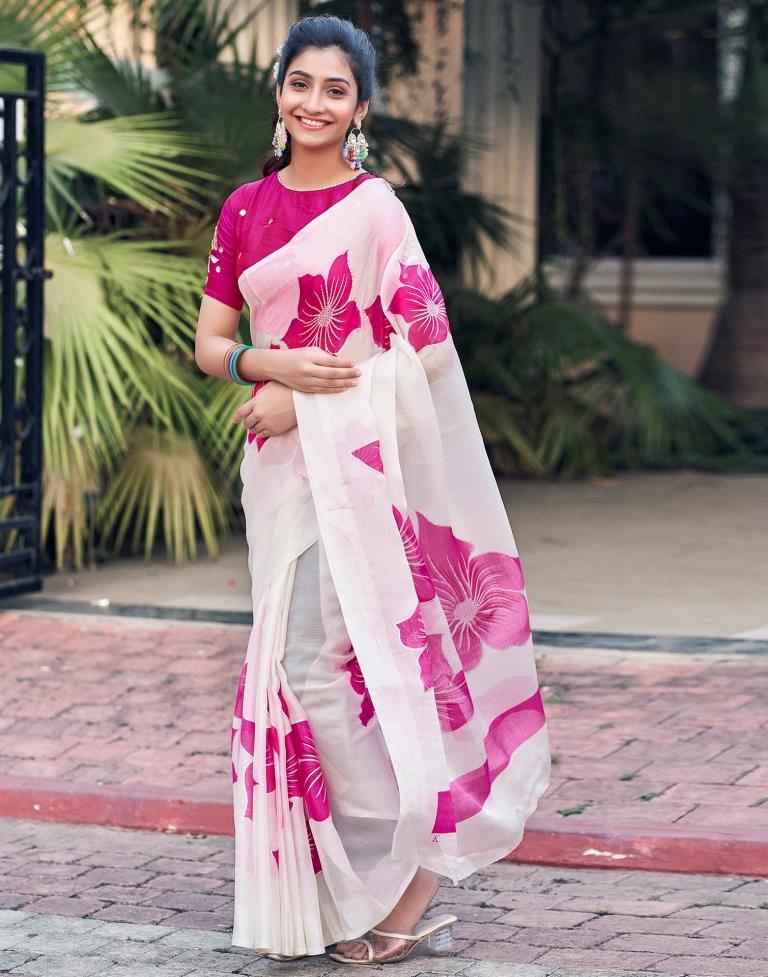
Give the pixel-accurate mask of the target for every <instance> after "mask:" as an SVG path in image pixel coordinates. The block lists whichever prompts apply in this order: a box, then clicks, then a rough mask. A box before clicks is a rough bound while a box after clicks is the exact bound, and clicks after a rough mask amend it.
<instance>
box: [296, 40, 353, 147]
mask: <svg viewBox="0 0 768 977" xmlns="http://www.w3.org/2000/svg"><path fill="white" fill-rule="evenodd" d="M277 100H278V104H279V105H280V108H281V109H282V111H283V121H284V122H285V128H286V129H287V130H288V132H289V133H290V134H291V143H292V145H295V144H297V143H298V144H299V145H302V146H306V147H307V148H308V149H319V148H321V147H323V146H330V145H335V146H340V145H341V143H342V142H343V141H344V138H345V137H346V135H347V129H348V128H349V125H350V122H352V120H353V118H354V121H355V123H356V124H358V125H359V123H360V121H361V120H362V119H363V117H364V116H365V113H366V111H367V109H368V103H367V102H358V100H357V83H356V82H355V76H354V75H353V74H352V70H351V68H350V67H349V62H348V61H347V59H346V57H345V56H344V53H343V52H342V51H341V49H340V48H337V47H328V48H316V47H311V48H305V49H304V50H303V51H302V52H301V54H297V55H296V57H295V58H294V59H293V60H292V61H291V63H290V64H289V65H288V70H287V71H286V73H285V79H284V81H283V87H282V88H279V87H278V91H277Z"/></svg>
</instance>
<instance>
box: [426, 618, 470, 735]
mask: <svg viewBox="0 0 768 977" xmlns="http://www.w3.org/2000/svg"><path fill="white" fill-rule="evenodd" d="M419 664H420V666H421V681H422V684H423V685H424V688H425V690H426V689H430V688H431V689H433V690H434V694H435V705H436V706H437V717H438V719H439V720H440V728H441V729H443V730H446V731H447V732H451V731H453V730H456V729H461V727H462V726H464V725H465V724H466V723H467V722H469V720H470V719H471V718H472V715H473V713H474V711H475V706H474V703H473V702H472V696H471V695H470V694H469V688H468V687H467V679H466V677H465V675H464V672H463V671H458V672H456V674H454V673H453V672H452V671H451V666H450V664H449V662H448V659H447V658H446V657H445V655H444V654H443V648H442V638H441V636H440V635H439V634H428V635H427V647H426V649H425V650H424V651H423V652H422V654H421V655H420V656H419Z"/></svg>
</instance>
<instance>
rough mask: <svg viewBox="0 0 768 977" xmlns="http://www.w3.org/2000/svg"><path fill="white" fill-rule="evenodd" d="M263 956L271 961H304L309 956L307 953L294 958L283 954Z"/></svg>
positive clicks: (266, 954) (264, 954) (265, 954)
mask: <svg viewBox="0 0 768 977" xmlns="http://www.w3.org/2000/svg"><path fill="white" fill-rule="evenodd" d="M262 956H264V957H269V959H270V960H281V961H283V960H303V959H304V957H306V956H307V954H306V953H299V954H298V955H297V956H295V957H292V956H290V955H289V954H283V953H263V954H262Z"/></svg>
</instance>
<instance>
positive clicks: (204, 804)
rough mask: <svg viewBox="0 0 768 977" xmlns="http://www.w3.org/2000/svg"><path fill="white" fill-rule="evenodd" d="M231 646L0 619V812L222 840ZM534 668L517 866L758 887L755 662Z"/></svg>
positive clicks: (179, 634)
mask: <svg viewBox="0 0 768 977" xmlns="http://www.w3.org/2000/svg"><path fill="white" fill-rule="evenodd" d="M247 636H248V630H247V629H246V628H242V627H233V626H222V625H200V624H185V623H179V622H173V623H168V622H160V623H158V622H150V621H136V620H116V621H104V620H103V619H96V620H94V619H92V618H88V617H84V616H80V617H77V616H67V615H50V616H48V615H36V614H26V613H18V612H5V613H2V614H0V652H1V654H0V689H1V690H2V691H1V692H0V764H1V765H2V770H3V771H4V774H3V776H2V777H0V814H3V815H13V816H21V817H45V818H57V819H60V820H83V821H92V822H94V823H112V824H122V825H127V826H143V827H147V826H152V827H161V826H164V825H166V824H168V823H172V824H176V825H177V826H178V827H179V828H190V827H197V828H200V829H203V830H208V831H221V832H227V831H229V830H231V813H230V810H231V808H230V804H231V801H230V783H229V764H228V751H229V726H230V722H231V718H230V717H231V709H232V701H233V698H234V691H235V686H236V682H237V678H238V675H239V672H240V667H241V664H242V660H243V657H244V654H245V646H246V641H247ZM537 661H538V667H539V676H540V680H541V682H542V685H543V690H544V698H545V702H546V708H547V711H548V716H549V718H550V730H551V737H552V749H553V755H554V761H555V764H554V767H553V779H552V785H551V787H550V790H549V792H548V793H547V795H546V796H545V797H544V798H543V799H542V801H541V803H540V805H539V808H538V810H537V811H536V813H535V815H534V816H533V817H532V818H531V820H530V821H529V825H528V828H529V830H528V831H527V832H526V840H525V841H524V842H523V845H522V846H521V848H520V849H519V850H518V852H517V853H516V854H517V855H518V856H519V857H527V858H529V859H530V860H533V861H537V862H540V863H541V862H545V863H546V862H550V863H557V864H582V865H583V864H587V865H591V864H616V863H617V862H618V863H619V864H620V865H621V867H622V868H624V867H633V866H637V867H649V866H650V867H654V868H675V869H687V870H695V869H697V868H698V869H705V870H707V871H717V870H719V871H726V872H728V871H735V872H739V871H750V872H753V873H756V872H757V873H761V874H768V716H767V715H766V711H765V707H764V703H763V704H761V702H760V698H761V692H760V689H761V688H763V689H764V688H765V687H766V681H767V680H768V662H766V661H765V659H763V658H761V657H758V656H746V655H744V656H741V655H733V654H729V655H727V656H725V655H713V654H683V653H679V654H662V653H641V652H634V651H632V652H627V651H621V652H617V651H610V650H590V649H584V648H579V649H568V648H546V647H539V648H537ZM686 853H687V854H686ZM688 856H690V857H688Z"/></svg>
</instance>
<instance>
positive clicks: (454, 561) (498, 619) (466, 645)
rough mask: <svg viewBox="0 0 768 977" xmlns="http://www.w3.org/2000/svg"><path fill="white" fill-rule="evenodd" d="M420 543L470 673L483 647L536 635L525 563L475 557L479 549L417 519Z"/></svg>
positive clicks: (486, 555) (514, 642)
mask: <svg viewBox="0 0 768 977" xmlns="http://www.w3.org/2000/svg"><path fill="white" fill-rule="evenodd" d="M417 515H418V520H419V542H420V544H421V549H422V552H423V554H424V559H425V561H426V564H427V569H428V571H429V575H430V577H431V578H432V581H433V582H434V585H435V590H436V591H437V596H438V597H439V599H440V603H441V604H442V607H443V610H444V611H445V616H446V618H447V619H448V625H449V627H450V629H451V635H452V637H453V641H454V644H455V645H456V650H457V651H458V653H459V658H460V659H461V663H462V666H463V668H464V670H465V671H469V670H470V669H472V668H475V667H476V666H477V665H478V664H479V662H480V658H481V656H482V644H481V642H483V641H484V642H485V643H486V644H488V645H490V646H491V648H497V649H503V648H508V647H510V645H521V644H524V643H525V642H526V641H527V640H528V638H529V637H530V634H531V627H530V622H529V618H528V602H527V601H526V599H525V595H524V594H523V593H522V591H523V588H524V586H525V584H524V581H523V573H522V570H521V567H520V560H519V559H518V558H517V557H513V556H506V555H504V554H503V553H483V554H481V555H479V556H474V557H472V556H470V554H471V552H472V550H473V549H474V546H473V545H472V544H471V543H468V542H465V541H464V540H461V539H458V538H457V537H456V536H454V535H453V532H452V531H451V527H450V526H437V525H435V524H434V523H431V522H430V521H429V519H427V518H426V516H423V515H422V514H421V513H417Z"/></svg>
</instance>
